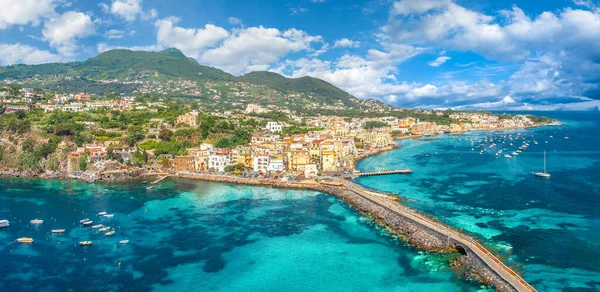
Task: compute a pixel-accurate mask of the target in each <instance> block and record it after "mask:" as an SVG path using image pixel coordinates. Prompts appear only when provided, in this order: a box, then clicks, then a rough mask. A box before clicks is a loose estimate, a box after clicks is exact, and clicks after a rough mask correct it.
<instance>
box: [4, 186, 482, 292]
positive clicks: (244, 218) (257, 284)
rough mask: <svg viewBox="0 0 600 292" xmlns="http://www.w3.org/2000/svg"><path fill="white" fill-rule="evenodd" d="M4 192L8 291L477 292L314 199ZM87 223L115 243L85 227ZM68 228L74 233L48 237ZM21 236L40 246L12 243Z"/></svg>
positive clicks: (281, 193)
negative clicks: (87, 243) (36, 222)
mask: <svg viewBox="0 0 600 292" xmlns="http://www.w3.org/2000/svg"><path fill="white" fill-rule="evenodd" d="M0 189H1V190H0V206H1V207H0V218H6V219H9V220H10V221H11V226H10V227H9V228H6V229H3V230H0V242H1V243H2V245H0V256H1V257H2V259H3V260H2V261H1V263H0V275H1V276H0V279H1V281H0V291H82V290H84V289H85V290H86V291H122V290H127V291H149V290H154V291H282V290H285V291H477V290H479V285H477V284H475V283H471V282H467V281H465V280H461V279H459V277H458V276H457V275H455V274H454V272H453V271H451V270H450V269H448V268H447V259H445V258H444V257H443V256H440V255H429V254H423V253H420V252H419V251H417V250H415V249H414V248H412V247H409V246H406V245H405V244H404V243H402V242H400V241H398V240H397V239H396V238H394V237H393V236H391V235H390V234H388V233H387V232H386V231H384V230H381V229H380V228H379V227H377V226H376V225H374V224H372V222H370V221H369V220H368V219H367V218H365V217H364V216H362V215H360V214H357V213H356V212H354V211H353V210H352V209H351V208H349V207H348V206H347V205H346V204H344V203H342V202H340V201H339V200H337V199H335V198H333V197H331V196H329V195H324V194H319V193H316V192H308V191H292V190H278V189H270V188H264V187H246V186H234V185H228V184H217V183H207V182H198V181H190V180H180V179H174V180H169V181H166V182H165V183H163V184H161V185H159V186H157V187H155V189H154V190H146V189H145V187H144V186H143V185H140V184H139V182H130V183H125V184H95V185H88V184H85V183H81V182H72V181H52V180H25V179H1V180H0ZM103 211H106V212H108V213H114V214H115V216H114V218H113V219H102V218H100V217H98V216H97V215H96V214H97V213H98V212H103ZM34 218H38V219H43V220H44V224H42V225H40V226H30V225H29V220H31V219H34ZM83 218H90V219H91V220H93V221H94V224H97V223H101V224H104V225H105V226H110V227H112V228H114V229H115V230H116V234H115V235H113V236H112V237H106V236H105V235H103V234H102V233H100V232H98V231H97V230H93V229H90V228H84V227H80V226H79V220H81V219H83ZM58 228H64V229H67V232H66V233H65V234H63V235H52V234H50V233H49V232H50V230H51V229H58ZM23 236H27V237H32V238H33V239H34V240H35V241H34V243H33V244H31V245H24V244H19V243H14V242H12V241H14V240H15V239H16V238H18V237H23ZM122 239H129V240H130V242H129V244H127V245H121V244H119V243H118V242H119V240H122ZM83 240H91V241H93V246H91V247H81V246H78V245H77V243H78V242H79V241H83Z"/></svg>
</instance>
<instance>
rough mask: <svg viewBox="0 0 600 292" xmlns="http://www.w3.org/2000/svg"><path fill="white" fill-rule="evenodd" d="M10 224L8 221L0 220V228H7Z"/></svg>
mask: <svg viewBox="0 0 600 292" xmlns="http://www.w3.org/2000/svg"><path fill="white" fill-rule="evenodd" d="M9 225H10V224H9V222H8V220H0V228H2V227H8V226H9Z"/></svg>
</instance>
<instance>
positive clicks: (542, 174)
mask: <svg viewBox="0 0 600 292" xmlns="http://www.w3.org/2000/svg"><path fill="white" fill-rule="evenodd" d="M533 174H534V175H535V176H539V177H544V178H550V174H549V173H547V172H546V151H544V171H538V172H534V173H533Z"/></svg>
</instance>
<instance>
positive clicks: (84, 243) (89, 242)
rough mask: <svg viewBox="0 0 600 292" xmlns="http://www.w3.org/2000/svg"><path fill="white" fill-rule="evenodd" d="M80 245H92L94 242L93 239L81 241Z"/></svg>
mask: <svg viewBox="0 0 600 292" xmlns="http://www.w3.org/2000/svg"><path fill="white" fill-rule="evenodd" d="M79 245H81V246H90V245H92V242H91V241H80V242H79Z"/></svg>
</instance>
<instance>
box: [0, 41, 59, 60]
mask: <svg viewBox="0 0 600 292" xmlns="http://www.w3.org/2000/svg"><path fill="white" fill-rule="evenodd" d="M58 61H61V57H60V56H58V55H56V54H53V53H50V52H48V51H44V50H40V49H38V48H35V47H32V46H28V45H22V44H1V43H0V64H1V65H12V64H42V63H50V62H58Z"/></svg>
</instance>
